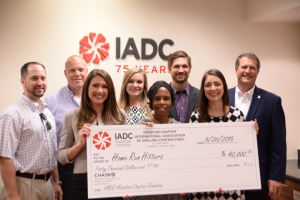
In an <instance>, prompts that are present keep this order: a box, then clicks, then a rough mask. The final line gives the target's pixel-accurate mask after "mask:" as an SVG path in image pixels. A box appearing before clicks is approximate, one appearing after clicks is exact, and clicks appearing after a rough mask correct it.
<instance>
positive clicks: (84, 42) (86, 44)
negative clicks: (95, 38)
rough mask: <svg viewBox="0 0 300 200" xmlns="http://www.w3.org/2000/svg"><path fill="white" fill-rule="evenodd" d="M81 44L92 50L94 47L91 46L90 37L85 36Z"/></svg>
mask: <svg viewBox="0 0 300 200" xmlns="http://www.w3.org/2000/svg"><path fill="white" fill-rule="evenodd" d="M80 44H82V45H84V46H86V47H89V48H91V47H92V46H91V45H90V44H89V38H88V36H84V37H83V38H82V39H81V40H80Z"/></svg>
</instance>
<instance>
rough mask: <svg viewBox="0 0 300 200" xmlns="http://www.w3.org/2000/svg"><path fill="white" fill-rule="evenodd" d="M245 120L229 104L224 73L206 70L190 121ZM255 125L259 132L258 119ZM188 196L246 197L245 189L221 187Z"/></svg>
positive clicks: (202, 199) (193, 199) (196, 199)
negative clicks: (225, 189)
mask: <svg viewBox="0 0 300 200" xmlns="http://www.w3.org/2000/svg"><path fill="white" fill-rule="evenodd" d="M243 120H244V115H243V113H242V112H241V111H240V110H239V109H237V108H234V107H230V106H229V93H228V87H227V83H226V80H225V78H224V76H223V74H222V73H221V72H220V71H219V70H217V69H211V70H208V71H207V72H205V74H204V75H203V78H202V81H201V88H200V93H199V98H198V105H197V107H196V109H195V110H194V112H193V113H192V115H191V118H190V123H218V122H220V123H222V122H243ZM253 127H254V128H255V130H256V133H258V124H257V122H256V120H255V122H253ZM216 193H217V194H216ZM187 197H188V199H190V200H217V199H218V200H226V199H232V200H236V199H238V200H241V199H245V195H244V191H240V190H233V191H228V192H222V189H221V188H220V189H219V190H218V191H215V192H198V193H191V194H188V195H187Z"/></svg>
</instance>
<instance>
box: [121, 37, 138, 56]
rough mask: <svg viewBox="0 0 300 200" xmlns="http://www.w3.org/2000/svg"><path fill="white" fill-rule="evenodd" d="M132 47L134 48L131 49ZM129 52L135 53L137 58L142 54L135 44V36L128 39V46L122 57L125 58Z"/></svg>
mask: <svg viewBox="0 0 300 200" xmlns="http://www.w3.org/2000/svg"><path fill="white" fill-rule="evenodd" d="M130 47H131V48H132V49H130ZM128 54H133V55H134V56H135V58H136V59H140V55H139V52H138V50H137V48H136V45H135V42H134V39H133V38H129V39H128V41H127V44H126V47H125V49H124V52H123V55H122V59H125V58H126V56H127V55H128Z"/></svg>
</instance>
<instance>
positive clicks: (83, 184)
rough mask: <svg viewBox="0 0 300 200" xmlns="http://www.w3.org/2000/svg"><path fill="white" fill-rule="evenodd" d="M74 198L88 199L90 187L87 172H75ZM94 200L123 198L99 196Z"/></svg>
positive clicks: (118, 199)
mask: <svg viewBox="0 0 300 200" xmlns="http://www.w3.org/2000/svg"><path fill="white" fill-rule="evenodd" d="M71 198H72V200H87V199H88V188H87V174H74V175H73V185H72V194H71ZM93 200H123V198H122V197H113V198H99V199H93Z"/></svg>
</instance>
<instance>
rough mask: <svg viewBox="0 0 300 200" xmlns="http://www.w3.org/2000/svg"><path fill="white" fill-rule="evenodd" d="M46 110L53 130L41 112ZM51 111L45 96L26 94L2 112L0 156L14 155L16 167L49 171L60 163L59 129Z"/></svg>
mask: <svg viewBox="0 0 300 200" xmlns="http://www.w3.org/2000/svg"><path fill="white" fill-rule="evenodd" d="M40 113H44V114H45V116H46V117H47V120H48V122H49V123H50V124H51V126H52V128H51V130H47V129H46V126H45V123H46V122H45V121H44V120H42V119H41V118H40V116H39V114H40ZM55 130H56V129H55V121H54V117H53V115H52V113H51V112H50V111H49V110H48V109H47V105H45V104H44V102H43V101H42V100H40V103H36V102H34V101H32V100H31V99H29V98H28V97H26V96H25V95H24V94H23V95H22V97H21V99H20V100H18V101H17V102H15V103H14V104H12V105H10V106H9V107H8V108H6V109H5V110H4V111H3V112H2V113H1V115H0V156H2V157H6V158H11V159H13V162H14V165H15V169H16V171H20V172H22V173H25V172H26V173H31V174H46V173H48V172H51V171H52V170H53V169H54V168H55V167H56V166H57V158H56V149H57V144H56V131H55Z"/></svg>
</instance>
